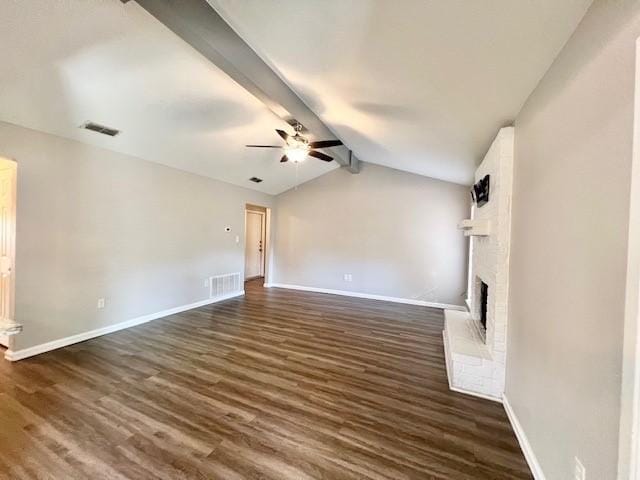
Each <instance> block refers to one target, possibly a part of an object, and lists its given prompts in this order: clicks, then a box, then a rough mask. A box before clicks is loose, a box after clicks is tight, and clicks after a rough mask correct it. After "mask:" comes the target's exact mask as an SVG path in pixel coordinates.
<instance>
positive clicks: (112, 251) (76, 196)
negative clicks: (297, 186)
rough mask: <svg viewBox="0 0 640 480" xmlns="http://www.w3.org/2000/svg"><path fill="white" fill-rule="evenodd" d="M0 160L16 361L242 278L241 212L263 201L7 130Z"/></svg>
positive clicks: (1, 126)
mask: <svg viewBox="0 0 640 480" xmlns="http://www.w3.org/2000/svg"><path fill="white" fill-rule="evenodd" d="M0 155H2V156H5V157H8V158H13V159H15V160H16V161H17V162H18V200H17V202H18V210H17V239H16V240H17V245H16V249H17V253H16V255H17V257H16V282H17V284H16V318H17V320H18V321H19V322H21V323H22V324H23V325H24V332H23V333H22V334H20V335H18V336H17V337H16V338H15V345H14V350H20V349H23V348H27V347H31V346H34V345H39V344H41V343H44V342H48V341H51V340H56V339H59V338H63V337H67V336H70V335H73V334H78V333H81V332H85V331H88V330H92V329H96V328H101V327H105V326H108V325H111V324H115V323H118V322H122V321H125V320H129V319H132V318H136V317H139V316H142V315H146V314H151V313H155V312H159V311H162V310H165V309H168V308H172V307H177V306H181V305H186V304H191V303H194V302H197V301H200V300H204V299H207V298H208V296H209V291H208V288H207V287H205V286H204V280H205V278H207V277H209V276H210V275H216V274H221V273H229V272H243V271H244V207H245V203H246V202H250V203H254V204H257V205H264V206H271V202H272V198H273V197H271V196H269V195H265V194H261V193H258V192H254V191H252V190H248V189H243V188H240V187H236V186H233V185H230V184H226V183H222V182H219V181H215V180H211V179H208V178H205V177H200V176H197V175H193V174H189V173H185V172H182V171H179V170H175V169H172V168H169V167H165V166H161V165H158V164H155V163H151V162H147V161H143V160H140V159H137V158H134V157H130V156H127V155H122V154H119V153H115V152H111V151H108V150H104V149H100V148H96V147H91V146H87V145H84V144H81V143H78V142H75V141H71V140H67V139H63V138H60V137H56V136H52V135H49V134H45V133H40V132H36V131H33V130H28V129H25V128H22V127H17V126H13V125H10V124H7V123H0ZM225 226H231V227H232V232H231V233H225V232H224V227H225ZM236 235H239V236H240V243H239V244H236V243H235V236H236ZM100 297H104V298H106V308H104V309H103V310H97V309H96V303H97V299H98V298H100Z"/></svg>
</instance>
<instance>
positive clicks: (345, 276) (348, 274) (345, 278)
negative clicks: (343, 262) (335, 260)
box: [344, 273, 353, 282]
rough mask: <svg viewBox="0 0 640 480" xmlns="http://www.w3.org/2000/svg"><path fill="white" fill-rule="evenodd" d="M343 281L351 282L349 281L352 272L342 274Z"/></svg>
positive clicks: (351, 279)
mask: <svg viewBox="0 0 640 480" xmlns="http://www.w3.org/2000/svg"><path fill="white" fill-rule="evenodd" d="M344 281H345V282H351V281H353V275H352V274H350V273H345V274H344Z"/></svg>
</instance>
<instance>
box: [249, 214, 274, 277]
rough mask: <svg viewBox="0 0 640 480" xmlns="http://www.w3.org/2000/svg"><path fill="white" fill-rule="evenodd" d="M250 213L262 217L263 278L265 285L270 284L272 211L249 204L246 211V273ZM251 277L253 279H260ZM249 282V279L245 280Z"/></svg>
mask: <svg viewBox="0 0 640 480" xmlns="http://www.w3.org/2000/svg"><path fill="white" fill-rule="evenodd" d="M248 212H252V213H258V214H260V215H262V265H261V270H262V275H261V276H262V277H263V278H264V283H265V284H268V283H269V278H270V268H269V266H270V264H271V255H270V252H271V242H270V239H271V209H270V208H269V207H263V206H261V205H256V204H252V203H247V204H246V205H245V209H244V264H243V265H244V271H246V264H247V250H246V242H247V215H248ZM258 277H259V276H256V277H251V278H258ZM245 280H248V278H245Z"/></svg>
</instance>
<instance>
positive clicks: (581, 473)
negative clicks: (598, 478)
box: [574, 457, 587, 480]
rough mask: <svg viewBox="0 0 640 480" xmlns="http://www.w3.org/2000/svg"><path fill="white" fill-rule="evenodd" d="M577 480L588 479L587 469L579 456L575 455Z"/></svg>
mask: <svg viewBox="0 0 640 480" xmlns="http://www.w3.org/2000/svg"><path fill="white" fill-rule="evenodd" d="M574 476H575V480H587V470H586V469H585V468H584V465H582V462H581V461H580V459H579V458H578V457H575V470H574Z"/></svg>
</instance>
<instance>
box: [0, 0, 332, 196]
mask: <svg viewBox="0 0 640 480" xmlns="http://www.w3.org/2000/svg"><path fill="white" fill-rule="evenodd" d="M0 59H1V61H0V120H2V121H6V122H10V123H14V124H17V125H22V126H25V127H29V128H33V129H36V130H41V131H45V132H48V133H52V134H55V135H60V136H63V137H67V138H71V139H75V140H78V141H80V142H83V143H87V144H91V145H95V146H99V147H104V148H108V149H111V150H115V151H118V152H122V153H126V154H130V155H134V156H137V157H140V158H143V159H146V160H151V161H156V162H159V163H162V164H165V165H169V166H172V167H176V168H179V169H182V170H186V171H189V172H193V173H197V174H201V175H205V176H209V177H212V178H216V179H220V180H223V181H226V182H230V183H234V184H237V185H242V186H246V187H249V188H253V189H256V190H261V191H264V192H267V193H272V194H275V193H279V192H282V191H284V190H287V189H289V188H291V187H292V186H294V184H295V183H296V181H298V182H303V181H306V180H309V179H311V178H313V177H316V176H318V175H322V174H323V173H325V172H327V171H328V170H331V169H334V168H337V167H338V165H337V164H336V163H335V162H332V163H331V164H327V163H325V162H321V161H317V160H314V159H309V160H307V161H305V162H304V163H302V164H300V167H299V172H298V180H296V169H295V166H294V165H292V164H291V163H289V164H280V163H279V159H280V156H281V154H282V153H281V152H280V151H279V150H271V149H248V148H245V147H244V145H245V144H247V143H259V144H274V145H278V144H281V143H282V142H281V140H280V138H279V137H278V136H277V134H276V133H275V132H274V129H275V128H285V129H286V130H290V129H289V127H288V125H286V124H285V123H284V122H282V121H280V120H279V119H278V118H277V117H276V116H275V115H273V114H272V113H271V112H270V111H269V110H267V108H266V107H265V106H264V105H263V104H262V103H260V102H259V101H258V100H257V99H256V98H255V97H253V96H252V95H250V94H249V93H247V92H246V91H245V90H244V89H243V88H241V87H240V86H238V85H237V84H236V83H235V82H233V81H232V80H231V79H230V78H229V77H228V76H226V74H224V73H223V72H222V71H221V70H219V69H218V68H217V67H215V66H213V65H212V64H211V63H210V62H209V61H207V60H206V59H204V57H202V56H200V54H198V53H197V52H196V51H195V50H193V49H192V48H191V47H190V46H189V45H187V44H186V43H185V42H183V41H182V40H180V39H179V38H178V37H177V36H176V35H174V34H173V33H172V32H171V31H169V30H168V29H167V28H165V27H164V26H163V25H162V24H160V23H159V22H158V21H157V20H155V19H154V18H153V17H152V16H151V15H149V14H148V13H147V12H146V11H144V10H143V9H142V8H141V7H140V6H139V5H138V4H136V3H135V2H130V3H128V4H126V5H123V4H122V3H120V2H119V1H117V0H70V1H51V0H20V1H2V2H0ZM89 120H91V121H95V122H98V123H102V124H105V125H108V126H111V127H115V128H118V129H121V130H122V133H121V134H120V135H119V136H117V137H114V138H110V137H106V136H104V135H100V134H96V133H93V132H90V131H87V130H82V129H80V128H78V127H79V126H80V125H82V124H83V123H85V122H86V121H89ZM1 149H2V146H1V145H0V153H1ZM254 175H255V176H258V177H261V178H263V179H264V181H263V182H262V183H260V184H255V183H252V182H249V181H248V179H249V178H250V177H252V176H254Z"/></svg>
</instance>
